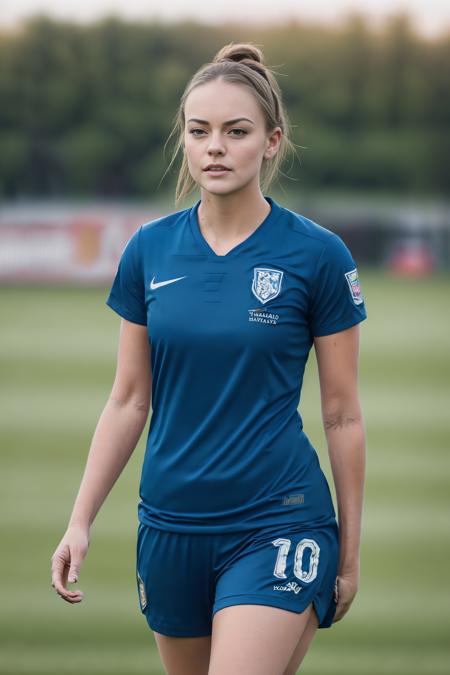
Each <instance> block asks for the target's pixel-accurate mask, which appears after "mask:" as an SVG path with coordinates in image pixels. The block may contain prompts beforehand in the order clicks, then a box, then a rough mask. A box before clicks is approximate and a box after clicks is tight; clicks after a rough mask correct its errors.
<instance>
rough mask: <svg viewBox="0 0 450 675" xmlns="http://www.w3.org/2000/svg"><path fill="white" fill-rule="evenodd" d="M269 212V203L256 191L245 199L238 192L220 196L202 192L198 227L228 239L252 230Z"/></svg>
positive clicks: (217, 236)
mask: <svg viewBox="0 0 450 675" xmlns="http://www.w3.org/2000/svg"><path fill="white" fill-rule="evenodd" d="M269 212H270V204H269V203H268V202H267V201H266V200H265V198H264V195H263V194H262V193H261V191H260V190H259V189H258V191H255V192H254V193H253V194H250V195H246V196H245V197H244V196H243V194H242V193H241V192H235V193H232V194H228V195H223V196H222V195H215V194H211V193H210V192H206V190H202V191H201V202H200V204H199V207H198V212H197V213H198V221H199V224H200V226H202V227H204V228H205V229H207V230H208V231H210V232H212V233H213V234H214V235H215V237H216V238H220V239H222V240H229V239H233V237H239V236H240V235H245V234H247V233H248V232H249V231H252V230H253V229H255V227H257V226H258V225H259V224H260V223H262V221H263V220H264V219H265V218H266V216H267V215H268V214H269Z"/></svg>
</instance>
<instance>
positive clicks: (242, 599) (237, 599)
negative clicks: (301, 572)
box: [213, 594, 332, 628]
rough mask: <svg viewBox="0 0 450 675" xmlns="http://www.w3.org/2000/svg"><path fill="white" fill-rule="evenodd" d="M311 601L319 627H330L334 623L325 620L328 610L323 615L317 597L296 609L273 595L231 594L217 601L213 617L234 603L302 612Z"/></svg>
mask: <svg viewBox="0 0 450 675" xmlns="http://www.w3.org/2000/svg"><path fill="white" fill-rule="evenodd" d="M311 603H312V604H313V605H314V609H315V611H316V614H317V618H318V619H319V625H318V628H329V627H330V626H331V625H332V624H331V622H330V621H329V620H328V621H325V618H326V617H327V614H328V612H325V614H324V615H323V616H321V612H320V610H319V607H318V602H317V600H316V598H311V600H309V601H308V602H307V603H306V605H305V606H304V607H302V609H295V608H294V607H292V605H290V604H289V603H288V602H287V601H286V602H283V599H282V598H280V599H277V598H273V597H272V596H271V595H255V594H246V595H230V596H228V597H227V598H224V599H223V600H221V601H220V602H218V603H217V605H216V606H215V607H214V609H213V617H214V614H215V613H216V612H218V611H219V609H223V608H224V607H232V606H233V605H268V606H269V607H278V609H286V610H288V611H289V612H295V613H296V614H301V612H304V611H305V609H306V608H307V607H309V605H310V604H311Z"/></svg>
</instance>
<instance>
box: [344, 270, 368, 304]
mask: <svg viewBox="0 0 450 675" xmlns="http://www.w3.org/2000/svg"><path fill="white" fill-rule="evenodd" d="M345 278H346V279H347V282H348V285H349V288H350V293H351V295H352V298H353V302H354V303H355V305H360V304H361V303H362V302H363V300H364V298H363V295H362V291H361V286H360V283H359V278H358V270H357V269H356V267H355V269H354V270H351V271H350V272H345Z"/></svg>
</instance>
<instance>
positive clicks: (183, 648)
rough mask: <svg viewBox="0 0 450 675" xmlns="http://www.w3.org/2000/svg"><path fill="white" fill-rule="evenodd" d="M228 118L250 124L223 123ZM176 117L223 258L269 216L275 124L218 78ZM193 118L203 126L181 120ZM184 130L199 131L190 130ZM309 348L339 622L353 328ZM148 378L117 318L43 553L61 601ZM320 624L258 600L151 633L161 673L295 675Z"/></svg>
mask: <svg viewBox="0 0 450 675" xmlns="http://www.w3.org/2000/svg"><path fill="white" fill-rule="evenodd" d="M218 101H219V102H220V105H218V104H217V102H218ZM237 117H247V118H249V119H250V120H252V122H253V123H254V124H252V123H250V122H243V121H240V122H238V123H237V124H233V125H231V126H226V125H225V124H224V123H225V122H226V121H227V120H231V119H235V118H237ZM185 118H186V120H187V122H186V127H185V152H186V156H187V159H188V164H189V169H190V171H191V173H192V176H193V177H194V179H195V180H196V181H197V183H198V184H199V186H200V190H201V205H200V207H199V224H200V227H201V229H202V233H203V236H204V237H205V239H206V240H207V241H208V243H209V245H210V246H211V248H213V250H215V252H216V253H217V255H225V254H226V253H227V252H228V251H229V250H230V249H232V248H233V247H234V246H236V245H237V244H239V243H240V242H241V241H243V240H244V239H246V238H247V237H248V236H249V235H250V234H251V233H252V232H253V231H254V230H255V229H256V228H257V227H258V225H259V224H260V223H261V222H262V221H263V220H264V218H265V217H266V216H267V214H268V211H269V209H270V207H269V205H268V204H267V202H266V200H265V199H264V197H263V194H262V192H261V190H260V170H261V164H262V161H263V158H264V157H266V158H270V157H272V156H273V155H274V154H275V153H276V152H277V150H278V148H279V142H280V138H281V130H280V129H279V127H277V128H276V129H275V130H272V131H271V132H267V130H266V128H265V124H264V117H263V114H262V112H261V110H260V109H259V106H258V103H257V101H256V99H255V98H254V97H253V95H252V94H251V92H250V90H248V89H247V88H246V87H244V86H242V85H235V84H230V83H227V82H224V81H222V80H217V81H214V82H210V83H208V84H206V85H202V86H199V87H197V88H195V89H194V90H193V91H192V92H191V93H190V95H189V96H188V98H187V101H186V108H185ZM190 118H198V119H202V120H206V121H207V122H208V123H207V124H205V123H198V122H195V123H193V122H189V121H188V120H189V119H190ZM193 129H198V130H199V131H197V132H195V133H194V134H192V133H190V131H191V130H193ZM236 129H243V130H245V131H247V132H248V133H247V134H243V135H242V134H241V133H240V132H236V131H234V130H236ZM209 163H218V164H225V165H226V166H229V167H230V168H231V169H232V170H231V171H230V172H228V173H227V174H226V175H225V176H220V177H219V176H209V175H207V174H206V173H205V172H204V169H205V167H206V166H207V165H208V164H209ZM314 348H315V353H316V359H317V365H318V373H319V380H320V389H321V406H322V417H323V424H324V430H325V434H326V437H327V443H328V451H329V456H330V462H331V466H332V471H333V479H334V482H335V485H336V494H337V501H338V520H339V528H340V536H341V541H340V547H341V556H340V561H339V574H338V577H337V590H338V607H337V612H336V617H335V622H336V621H339V620H341V619H342V617H343V616H344V615H345V614H346V612H347V611H348V610H349V608H350V606H351V603H352V601H353V599H354V597H355V595H356V593H357V590H358V583H359V545H360V528H361V511H362V500H363V484H364V470H365V438H364V425H363V420H362V413H361V409H360V404H359V396H358V388H357V370H358V351H359V325H355V326H353V327H351V328H349V329H347V330H344V331H341V332H339V333H334V334H333V335H326V336H323V337H318V338H315V339H314ZM151 384H152V373H151V366H150V359H149V344H148V335H147V328H146V326H140V325H137V324H133V323H131V322H129V321H126V320H125V319H122V320H121V329H120V338H119V348H118V357H117V368H116V376H115V380H114V384H113V387H112V390H111V394H110V397H109V399H108V401H107V403H106V405H105V408H104V410H103V412H102V414H101V416H100V419H99V421H98V424H97V427H96V430H95V433H94V436H93V439H92V443H91V448H90V451H89V456H88V460H87V464H86V469H85V473H84V475H83V479H82V482H81V485H80V490H79V493H78V496H77V499H76V501H75V504H74V508H73V512H72V516H71V518H70V522H69V526H68V528H67V531H66V533H65V534H64V536H63V538H62V540H61V542H60V543H59V545H58V547H57V549H56V550H55V552H54V554H53V556H52V587H53V588H54V589H55V590H56V592H57V593H58V595H60V597H61V598H63V599H64V600H65V601H66V602H68V603H71V604H74V603H78V602H81V600H82V599H83V592H82V591H81V590H75V591H72V590H70V589H69V588H68V584H69V582H70V581H71V580H72V579H75V580H77V579H78V576H79V571H80V567H81V565H82V562H83V560H84V558H85V556H86V553H87V550H88V546H89V538H90V527H91V524H92V522H93V520H94V518H95V516H96V514H97V512H98V510H99V509H100V507H101V505H102V503H103V501H104V500H105V499H106V496H107V495H108V493H109V491H110V490H111V488H112V486H113V485H114V483H115V481H116V480H117V478H118V476H119V475H120V473H121V471H122V470H123V468H124V466H125V464H126V462H127V461H128V459H129V457H130V456H131V454H132V452H133V450H134V448H135V446H136V444H137V442H138V440H139V438H140V436H141V433H142V431H143V428H144V426H145V423H146V420H147V416H148V412H149V408H150V403H151V402H150V392H151ZM317 627H318V618H317V615H316V613H315V610H314V608H313V606H312V605H310V606H309V607H308V608H306V609H305V611H304V612H302V613H299V614H297V613H295V612H289V611H287V610H284V609H279V608H276V607H269V606H264V605H235V606H231V607H225V608H223V609H221V610H220V611H218V612H217V613H216V614H215V616H214V621H213V629H212V635H211V636H208V637H198V638H174V637H168V636H164V635H161V634H159V633H157V632H154V636H155V640H156V643H157V646H158V650H159V653H160V656H161V660H162V662H163V664H164V666H165V669H166V672H167V673H168V675H294V673H296V672H297V669H298V667H299V665H300V663H301V662H302V660H303V658H304V655H305V653H306V651H307V649H308V647H309V645H310V644H311V642H312V640H313V638H314V635H315V633H316V630H317Z"/></svg>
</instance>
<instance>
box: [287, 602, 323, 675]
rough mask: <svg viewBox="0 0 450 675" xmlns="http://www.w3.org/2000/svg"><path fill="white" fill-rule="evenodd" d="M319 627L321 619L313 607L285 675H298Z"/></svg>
mask: <svg viewBox="0 0 450 675" xmlns="http://www.w3.org/2000/svg"><path fill="white" fill-rule="evenodd" d="M318 627H319V618H318V616H317V613H316V610H315V609H314V607H313V610H312V612H311V614H310V616H309V620H308V623H307V624H306V627H305V630H304V631H303V633H302V636H301V637H300V640H299V641H298V643H297V645H296V647H295V649H294V652H293V654H292V656H291V658H290V660H289V663H288V665H287V667H286V668H285V669H284V672H283V675H296V673H297V671H298V669H299V667H300V664H301V663H302V661H303V659H304V657H305V654H306V652H307V651H308V648H309V646H310V644H311V642H312V641H313V638H314V636H315V634H316V631H317V628H318Z"/></svg>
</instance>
